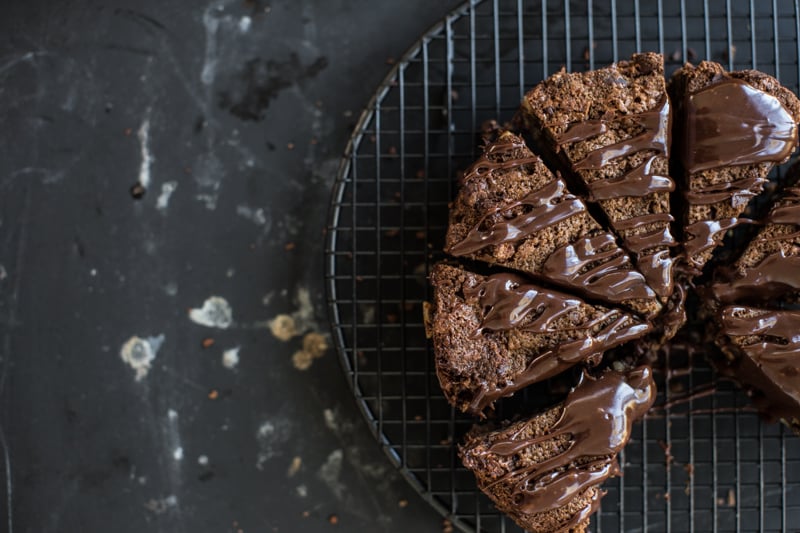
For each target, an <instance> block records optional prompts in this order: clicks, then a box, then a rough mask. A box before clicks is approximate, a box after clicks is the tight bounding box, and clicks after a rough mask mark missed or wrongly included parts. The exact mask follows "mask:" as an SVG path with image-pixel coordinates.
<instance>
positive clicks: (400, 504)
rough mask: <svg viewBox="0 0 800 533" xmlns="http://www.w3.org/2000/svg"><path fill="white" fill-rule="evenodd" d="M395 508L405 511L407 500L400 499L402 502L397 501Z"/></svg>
mask: <svg viewBox="0 0 800 533" xmlns="http://www.w3.org/2000/svg"><path fill="white" fill-rule="evenodd" d="M397 506H398V507H399V508H400V509H405V508H406V507H408V500H406V499H405V498H404V499H402V500H399V501H398V502H397Z"/></svg>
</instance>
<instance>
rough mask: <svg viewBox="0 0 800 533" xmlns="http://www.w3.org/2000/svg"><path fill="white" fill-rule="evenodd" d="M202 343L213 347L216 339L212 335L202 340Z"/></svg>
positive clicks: (205, 346)
mask: <svg viewBox="0 0 800 533" xmlns="http://www.w3.org/2000/svg"><path fill="white" fill-rule="evenodd" d="M200 345H201V346H202V347H203V348H211V347H212V346H214V339H213V338H211V337H206V338H205V339H203V340H202V342H201V343H200Z"/></svg>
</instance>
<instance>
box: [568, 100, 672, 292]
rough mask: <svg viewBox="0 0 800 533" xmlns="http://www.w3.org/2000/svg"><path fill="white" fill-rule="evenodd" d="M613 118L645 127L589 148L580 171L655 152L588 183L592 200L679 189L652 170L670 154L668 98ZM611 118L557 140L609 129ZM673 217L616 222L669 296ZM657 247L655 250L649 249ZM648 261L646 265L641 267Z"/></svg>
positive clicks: (657, 287)
mask: <svg viewBox="0 0 800 533" xmlns="http://www.w3.org/2000/svg"><path fill="white" fill-rule="evenodd" d="M613 120H614V121H620V120H633V121H635V122H637V123H638V124H639V125H640V126H641V128H642V131H641V133H639V134H638V135H635V136H634V137H631V138H630V139H625V140H623V141H620V142H617V143H614V144H611V145H608V146H604V147H602V148H598V149H595V150H592V151H591V152H589V153H588V154H587V155H586V156H585V157H584V158H583V159H581V160H579V161H576V162H574V163H572V168H573V170H575V171H581V170H600V169H602V168H603V167H605V166H606V165H608V164H609V163H611V162H612V161H613V160H615V159H619V158H621V157H626V156H630V155H633V154H636V153H639V152H642V151H652V152H655V154H651V155H649V156H648V157H647V158H646V159H645V160H644V162H642V163H641V164H639V165H638V166H636V167H634V168H633V169H630V170H628V171H627V172H625V173H624V174H622V175H620V176H613V177H610V178H606V179H600V180H596V181H592V182H590V183H587V187H588V189H589V197H590V199H591V200H592V201H598V200H609V199H612V198H621V197H644V196H647V195H649V194H653V193H657V192H671V191H674V190H675V183H674V182H673V181H672V179H671V178H670V177H669V176H661V175H658V174H657V173H656V171H655V170H654V169H653V166H654V162H655V161H656V160H657V159H658V158H666V157H668V156H669V148H670V143H671V131H670V130H671V128H670V122H671V112H670V103H669V99H668V98H666V97H664V98H663V99H662V100H661V102H660V103H659V105H658V107H656V108H654V109H652V110H649V111H645V112H642V113H637V114H631V115H625V116H623V117H617V118H614V119H613ZM609 122H610V121H608V120H605V119H601V120H587V121H584V122H579V123H576V124H573V125H571V126H570V127H569V128H568V129H567V130H566V131H565V132H564V133H563V134H562V135H560V136H559V137H558V138H557V139H556V142H557V143H558V144H559V145H561V146H563V145H564V144H568V143H573V142H578V141H584V140H588V139H590V138H592V137H596V136H597V135H601V134H603V133H605V132H606V131H607V130H608V123H609ZM671 221H672V217H671V216H670V215H669V214H668V213H652V214H647V215H642V216H637V217H633V218H630V219H627V220H620V221H612V225H613V226H614V228H615V229H616V230H618V231H619V230H621V229H624V230H627V231H629V232H630V233H628V234H627V235H624V236H623V237H624V244H625V247H626V248H628V250H630V251H631V252H633V253H636V254H637V265H640V270H641V271H642V274H644V277H645V279H646V280H647V283H648V284H649V285H650V287H652V288H653V290H654V291H655V293H656V294H658V295H659V296H661V297H668V296H669V295H670V294H671V293H672V289H673V281H672V265H673V259H672V257H671V256H670V254H669V252H668V251H667V252H666V253H664V248H669V247H671V246H675V245H676V242H675V239H674V238H673V237H672V234H671V232H670V227H669V223H670V222H671ZM651 224H653V225H658V227H657V228H655V229H652V228H651V229H650V230H649V231H646V232H642V231H633V230H641V229H643V228H644V227H645V226H647V225H651ZM648 251H652V252H651V253H647V252H648ZM641 265H644V268H641Z"/></svg>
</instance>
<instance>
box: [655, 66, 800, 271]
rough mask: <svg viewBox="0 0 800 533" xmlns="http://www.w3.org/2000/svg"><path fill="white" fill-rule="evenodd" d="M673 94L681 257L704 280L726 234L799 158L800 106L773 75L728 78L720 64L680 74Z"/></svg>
mask: <svg viewBox="0 0 800 533" xmlns="http://www.w3.org/2000/svg"><path fill="white" fill-rule="evenodd" d="M669 92H670V95H671V97H672V101H673V102H674V104H675V107H676V111H678V113H677V116H678V117H679V118H680V120H678V121H677V123H676V128H677V131H680V132H681V135H676V141H678V139H680V140H681V141H680V142H677V143H676V144H677V146H676V151H675V154H676V157H674V158H673V162H674V163H675V165H676V166H679V167H680V169H681V170H680V173H681V174H682V180H683V183H682V185H683V202H684V209H683V211H684V212H683V214H682V228H683V250H682V254H681V255H682V257H683V259H684V260H685V261H686V263H687V265H688V266H689V267H690V268H691V269H693V270H694V272H695V274H699V273H700V272H701V271H702V269H703V267H704V266H705V264H706V263H707V262H708V261H709V260H710V259H711V257H712V255H713V252H714V249H715V248H716V247H717V246H719V245H720V244H721V242H722V239H723V237H724V236H725V233H726V232H727V231H728V230H729V229H731V228H733V227H734V226H736V225H738V224H740V223H741V222H743V221H745V220H743V219H742V218H741V215H742V213H743V212H744V210H745V208H746V207H747V205H748V204H749V202H750V200H751V199H752V198H753V197H754V196H757V195H759V194H760V193H761V192H762V191H763V189H764V184H765V183H766V182H767V176H768V174H769V172H770V170H772V168H773V167H774V166H775V165H776V164H780V163H783V162H785V161H786V160H788V159H789V157H790V156H791V154H792V153H793V152H794V150H795V148H796V146H797V122H798V121H800V100H798V99H797V97H796V96H795V95H794V94H793V93H792V92H791V91H790V90H788V89H786V88H785V87H783V86H782V85H781V84H780V82H778V80H776V79H775V78H773V77H772V76H769V75H768V74H764V73H763V72H758V71H755V70H742V71H734V72H728V71H726V70H725V69H724V67H723V66H722V65H720V64H719V63H715V62H713V61H703V62H701V63H699V64H698V65H697V66H693V65H691V64H688V63H687V64H686V65H684V66H683V67H682V68H680V69H678V70H677V71H676V72H675V73H674V74H673V75H672V78H671V80H670V83H669ZM754 130H757V131H756V132H755V133H756V134H754ZM754 141H756V142H754Z"/></svg>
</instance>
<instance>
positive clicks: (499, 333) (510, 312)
mask: <svg viewBox="0 0 800 533" xmlns="http://www.w3.org/2000/svg"><path fill="white" fill-rule="evenodd" d="M430 281H431V285H432V286H433V290H434V293H433V305H432V308H431V309H429V312H428V317H427V319H426V326H427V329H428V334H429V336H430V337H432V338H433V349H434V354H435V358H436V373H437V376H438V378H439V384H440V385H441V388H442V391H443V392H444V395H445V397H446V398H447V399H448V401H449V402H450V403H451V404H452V405H454V406H455V407H456V408H458V409H460V410H461V411H465V412H469V413H471V414H475V415H479V416H482V415H483V412H484V410H485V409H486V408H487V407H491V406H492V405H493V404H494V402H495V401H496V400H498V399H500V398H502V397H505V396H511V395H512V394H513V393H515V392H516V391H518V390H520V389H522V388H524V387H526V386H528V385H530V384H532V383H536V382H539V381H542V380H544V379H547V378H550V377H552V376H555V375H557V374H559V373H561V372H563V371H565V370H566V369H568V368H570V367H572V366H574V365H577V364H580V363H588V364H597V363H598V362H599V361H600V360H601V359H602V356H603V353H604V352H605V351H606V350H608V349H610V348H612V347H614V346H618V345H620V344H623V343H625V342H627V341H630V340H633V339H637V338H639V337H641V336H642V335H644V334H646V333H647V332H648V331H650V329H651V326H650V325H649V324H648V323H645V322H642V320H641V319H639V318H637V317H636V315H634V314H632V313H630V312H626V311H621V310H619V309H613V308H607V307H601V306H598V305H590V304H588V303H586V302H584V301H582V300H581V299H580V298H577V297H575V296H570V295H567V294H563V293H561V292H558V291H555V290H551V289H546V288H544V287H541V286H539V285H536V284H533V283H531V282H530V281H528V280H527V279H525V278H523V277H521V276H518V275H516V274H508V273H500V274H492V275H490V276H482V275H479V274H475V273H472V272H468V271H467V270H465V269H464V268H462V267H458V266H451V265H447V264H438V265H436V266H435V267H434V268H433V270H432V272H431V275H430Z"/></svg>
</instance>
